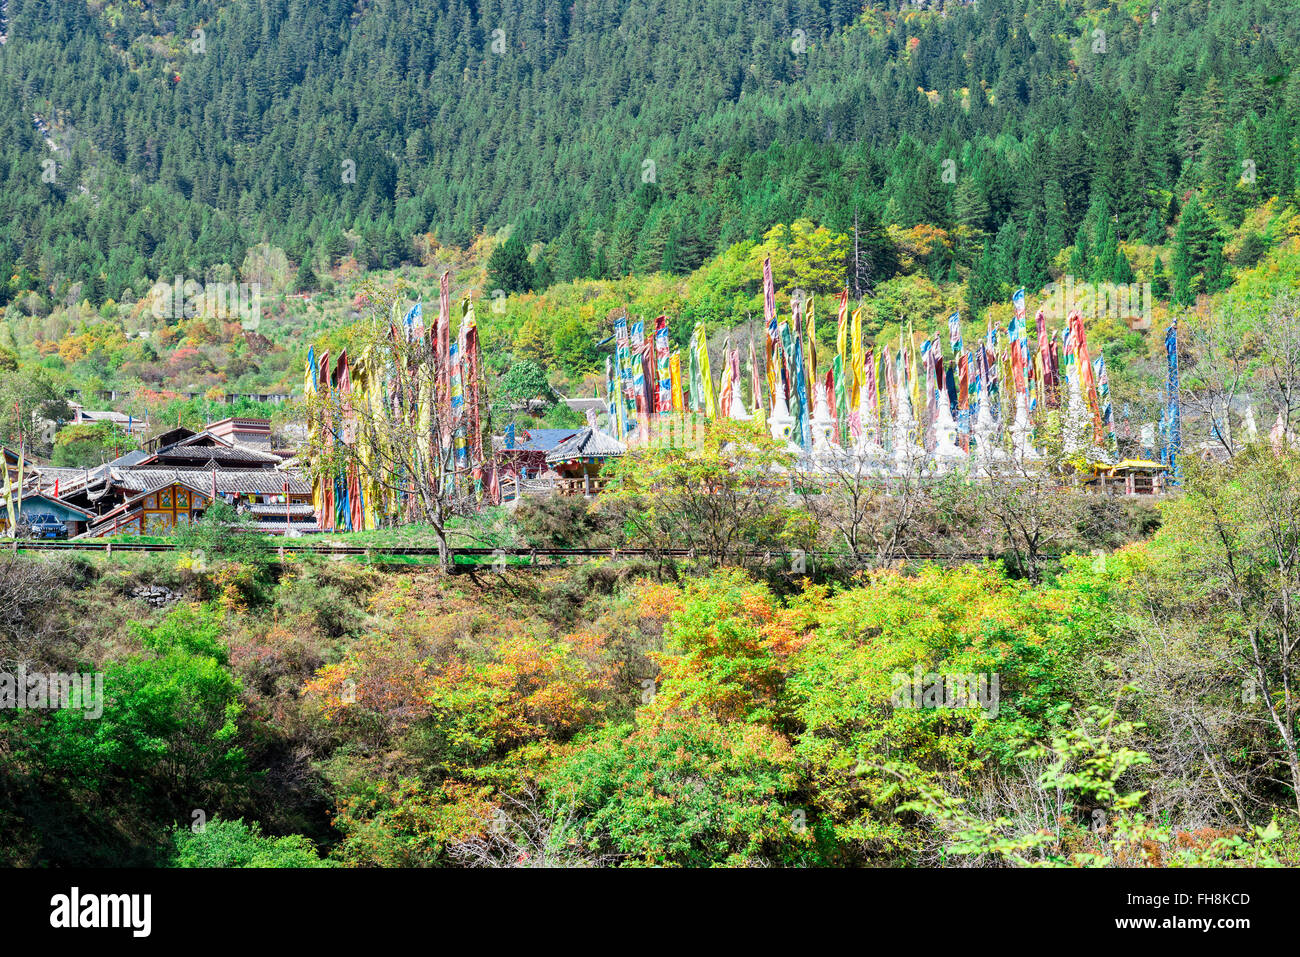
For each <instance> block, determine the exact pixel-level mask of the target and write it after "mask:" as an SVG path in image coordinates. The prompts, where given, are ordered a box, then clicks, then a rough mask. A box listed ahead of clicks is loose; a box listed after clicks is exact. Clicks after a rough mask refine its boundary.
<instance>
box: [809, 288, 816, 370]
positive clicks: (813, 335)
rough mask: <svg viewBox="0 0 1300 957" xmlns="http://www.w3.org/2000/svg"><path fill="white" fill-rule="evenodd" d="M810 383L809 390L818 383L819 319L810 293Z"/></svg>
mask: <svg viewBox="0 0 1300 957" xmlns="http://www.w3.org/2000/svg"><path fill="white" fill-rule="evenodd" d="M808 383H809V392H813V391H815V390H816V383H817V320H816V319H814V318H813V297H812V294H811V293H810V294H809V295H808Z"/></svg>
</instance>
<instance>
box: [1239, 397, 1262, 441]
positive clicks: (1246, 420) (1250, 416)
mask: <svg viewBox="0 0 1300 957" xmlns="http://www.w3.org/2000/svg"><path fill="white" fill-rule="evenodd" d="M1242 420H1243V421H1242V425H1241V427H1242V431H1244V432H1245V433H1246V441H1247V443H1250V442H1254V441H1255V440H1256V439H1258V438H1259V426H1258V425H1256V424H1255V407H1254V406H1253V405H1247V406H1246V414H1245V415H1244V416H1242Z"/></svg>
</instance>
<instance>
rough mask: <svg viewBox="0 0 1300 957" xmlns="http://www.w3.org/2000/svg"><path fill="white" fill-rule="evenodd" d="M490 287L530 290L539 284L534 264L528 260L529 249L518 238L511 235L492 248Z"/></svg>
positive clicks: (489, 265)
mask: <svg viewBox="0 0 1300 957" xmlns="http://www.w3.org/2000/svg"><path fill="white" fill-rule="evenodd" d="M487 281H488V287H489V289H493V290H495V289H503V290H505V291H506V292H507V293H512V292H528V291H529V290H531V289H534V288H535V287H536V285H537V277H536V274H535V273H534V271H533V264H532V263H530V262H529V261H528V250H526V249H525V248H524V244H523V243H521V242H520V241H519V240H518V238H516V237H515V236H514V235H511V237H510V238H509V239H507V240H506V241H505V242H504V243H501V244H500V245H499V246H497V248H496V249H494V250H492V255H491V256H489V257H488V262H487Z"/></svg>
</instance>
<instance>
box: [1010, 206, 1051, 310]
mask: <svg viewBox="0 0 1300 957" xmlns="http://www.w3.org/2000/svg"><path fill="white" fill-rule="evenodd" d="M1049 265H1050V264H1049V261H1048V257H1047V244H1046V243H1045V242H1044V239H1043V233H1042V230H1040V229H1039V226H1038V213H1037V212H1036V211H1033V210H1031V211H1030V213H1029V222H1028V224H1027V225H1026V226H1025V241H1024V244H1023V245H1022V246H1021V247H1020V261H1019V263H1018V265H1017V269H1016V275H1017V277H1018V278H1019V280H1020V285H1022V286H1024V287H1025V289H1026V290H1027V291H1030V292H1036V291H1038V290H1039V289H1042V288H1043V286H1045V285H1047V283H1048V281H1049V280H1050V279H1051V273H1050V272H1049Z"/></svg>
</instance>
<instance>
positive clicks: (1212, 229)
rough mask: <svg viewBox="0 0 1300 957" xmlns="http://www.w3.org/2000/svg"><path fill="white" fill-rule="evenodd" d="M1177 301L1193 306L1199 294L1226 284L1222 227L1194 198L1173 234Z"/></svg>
mask: <svg viewBox="0 0 1300 957" xmlns="http://www.w3.org/2000/svg"><path fill="white" fill-rule="evenodd" d="M1173 263H1174V302H1176V303H1178V304H1179V305H1191V304H1192V303H1194V302H1195V301H1196V296H1197V295H1198V294H1199V293H1202V292H1205V293H1214V292H1218V291H1219V290H1220V289H1222V288H1223V287H1224V285H1225V284H1226V282H1227V264H1226V263H1225V262H1224V258H1223V241H1222V240H1221V239H1220V238H1219V227H1218V226H1217V225H1215V222H1214V220H1213V219H1211V218H1210V214H1209V213H1207V212H1206V211H1205V207H1204V206H1202V205H1201V202H1200V199H1199V197H1197V196H1193V197H1192V198H1191V199H1190V200H1188V202H1187V206H1186V207H1185V208H1184V209H1183V215H1182V217H1181V218H1180V219H1179V221H1178V230H1177V232H1176V233H1175V234H1174V259H1173Z"/></svg>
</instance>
